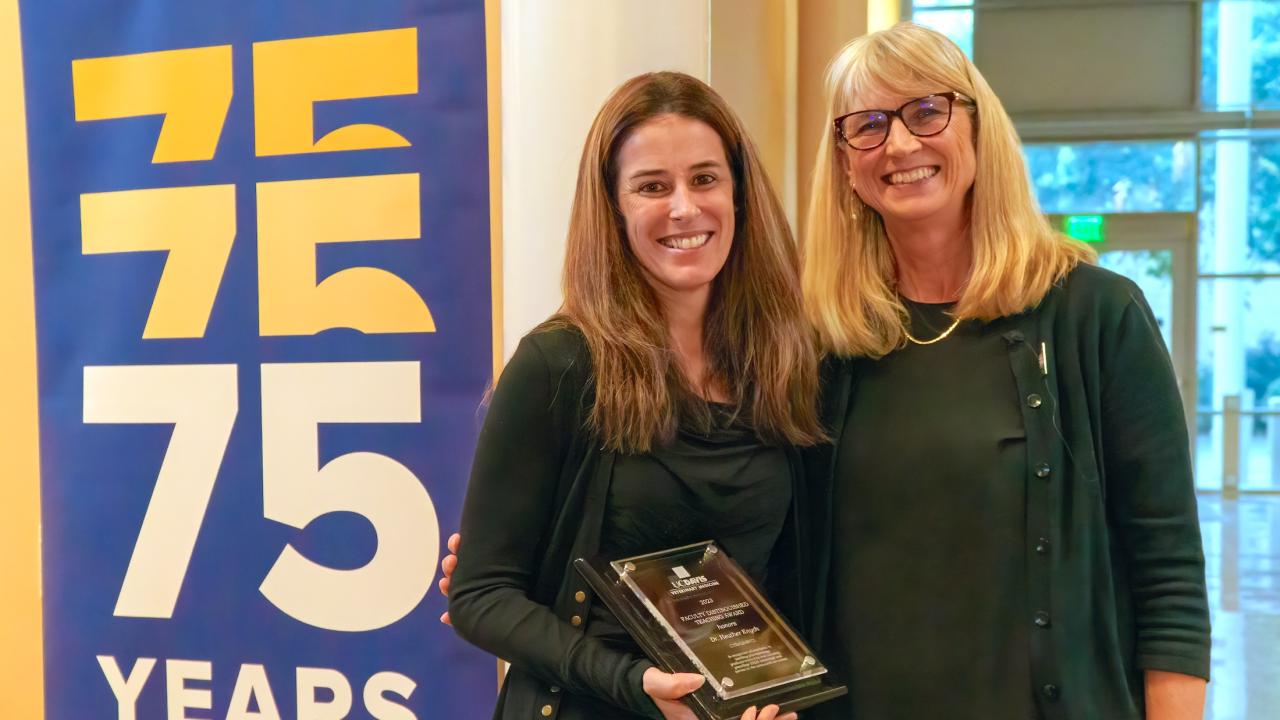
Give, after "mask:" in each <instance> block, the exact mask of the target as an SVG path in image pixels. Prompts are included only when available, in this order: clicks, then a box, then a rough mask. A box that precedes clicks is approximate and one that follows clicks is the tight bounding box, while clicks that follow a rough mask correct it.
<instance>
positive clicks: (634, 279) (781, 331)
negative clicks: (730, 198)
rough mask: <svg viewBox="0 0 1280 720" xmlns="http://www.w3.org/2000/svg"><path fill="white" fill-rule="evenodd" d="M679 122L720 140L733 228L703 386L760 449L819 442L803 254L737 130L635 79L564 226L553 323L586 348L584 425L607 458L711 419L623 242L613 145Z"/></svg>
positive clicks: (588, 149)
mask: <svg viewBox="0 0 1280 720" xmlns="http://www.w3.org/2000/svg"><path fill="white" fill-rule="evenodd" d="M665 114H676V115H681V116H684V117H687V118H691V119H694V120H698V121H701V122H703V123H706V124H707V125H708V126H710V127H711V128H712V129H713V130H715V131H716V134H717V135H719V136H720V140H721V141H722V142H723V144H724V151H725V155H726V158H727V160H728V163H729V168H730V171H731V173H732V175H733V195H734V206H735V227H736V232H735V235H734V238H733V245H732V248H731V250H730V253H729V257H728V259H727V260H726V262H725V265H724V268H723V269H722V270H721V271H720V273H719V275H718V276H717V277H716V279H715V281H714V284H713V287H712V292H711V300H710V303H709V306H708V309H707V317H706V320H705V323H706V325H705V331H704V346H705V347H704V349H705V353H706V357H707V366H708V373H709V376H710V379H711V380H713V381H715V382H717V383H719V384H720V385H721V386H722V387H724V388H726V389H727V390H728V392H729V395H730V399H731V402H732V403H733V404H734V406H735V407H736V409H737V411H738V412H740V413H742V414H743V416H744V417H746V418H748V419H749V421H750V422H751V424H752V427H753V428H754V430H755V432H756V434H757V435H758V436H759V437H760V438H761V439H762V440H764V441H766V442H778V443H781V442H786V443H794V444H812V443H814V442H817V441H819V440H820V439H822V431H821V426H820V425H819V422H818V416H817V388H818V377H817V350H816V347H815V345H814V342H813V338H812V332H811V330H810V329H809V327H808V323H807V321H806V320H805V317H804V309H803V302H802V300H801V295H800V282H799V280H800V277H799V276H800V258H799V251H798V249H797V247H796V244H795V242H794V240H793V238H792V236H791V231H790V229H789V227H788V225H787V221H786V216H785V215H784V213H783V211H782V206H781V204H780V203H779V202H778V199H777V197H776V196H775V195H774V193H773V189H772V187H771V186H770V184H769V180H768V178H767V177H766V175H765V170H764V166H763V165H762V164H761V162H760V159H759V156H758V154H757V152H756V148H755V146H754V144H753V143H752V142H751V139H750V138H749V137H748V136H747V133H746V130H745V129H744V127H743V125H742V122H741V121H740V120H739V119H738V118H737V116H735V115H734V114H733V111H732V110H730V109H729V107H728V105H727V104H726V103H725V102H724V100H723V99H721V98H720V96H719V95H717V94H716V92H715V91H714V90H712V89H711V88H710V87H709V86H707V85H706V84H705V83H703V82H701V81H699V80H697V79H695V78H693V77H690V76H688V75H685V74H682V73H674V72H660V73H650V74H645V75H640V76H638V77H635V78H632V79H631V80H628V81H627V82H625V83H623V84H622V85H621V86H620V87H618V89H616V90H615V91H614V92H613V94H612V95H611V96H610V97H609V99H608V100H606V101H605V103H604V106H603V107H602V108H601V109H600V112H599V114H598V115H596V119H595V121H594V123H592V126H591V130H590V132H589V133H588V134H587V139H586V143H585V145H584V147H583V150H582V160H581V163H580V164H579V166H578V184H577V189H576V191H575V194H574V199H573V210H572V212H571V215H570V220H569V235H568V247H567V252H566V255H565V264H564V280H563V290H564V298H565V299H564V305H563V306H562V307H561V309H560V313H559V314H558V315H557V316H556V317H553V318H552V319H551V320H550V321H548V324H549V325H553V326H554V325H565V324H569V325H572V326H574V327H576V328H577V329H578V330H579V331H581V333H582V335H583V336H584V337H585V339H586V343H587V346H588V348H589V350H590V352H591V362H592V370H593V375H594V377H593V380H594V400H593V403H592V407H591V410H590V414H589V416H588V423H589V425H590V429H591V430H592V431H594V432H595V433H596V434H597V435H598V436H599V437H600V439H601V441H602V442H603V443H604V445H605V446H606V447H607V448H609V449H612V450H616V451H624V452H646V451H648V450H649V449H650V447H651V446H652V443H653V442H654V441H655V440H664V439H670V438H672V437H673V436H674V435H675V433H676V430H677V427H678V426H679V425H680V424H681V423H685V424H686V427H692V428H694V429H700V430H704V431H705V430H708V429H709V428H710V426H711V412H710V407H709V406H708V404H707V402H706V400H705V399H703V397H702V395H701V393H700V392H698V391H697V390H696V389H695V388H693V387H692V386H690V384H689V382H688V381H687V380H686V379H685V377H684V373H683V372H682V371H681V370H680V367H679V363H678V362H677V361H676V357H675V353H674V351H673V349H672V344H671V338H670V337H669V335H668V330H667V323H666V320H665V318H664V316H663V313H662V310H661V308H660V306H659V304H658V302H657V298H656V295H655V294H654V292H653V290H652V288H651V287H650V285H649V283H648V282H647V281H646V280H645V277H644V276H643V274H642V271H641V269H640V266H639V264H638V261H637V260H636V258H635V256H634V254H633V253H632V251H631V249H630V246H629V245H628V243H627V241H626V230H625V228H624V226H623V222H622V213H621V211H620V209H619V206H618V199H617V198H618V196H617V176H618V167H617V155H618V149H619V147H620V146H621V145H622V143H623V142H624V141H625V140H626V138H627V137H628V136H629V134H630V133H631V132H633V131H634V130H635V129H636V128H638V127H639V126H641V125H642V124H644V123H645V122H647V121H648V120H650V119H652V118H654V117H657V116H659V115H665Z"/></svg>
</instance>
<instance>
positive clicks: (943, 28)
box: [911, 0, 973, 57]
mask: <svg viewBox="0 0 1280 720" xmlns="http://www.w3.org/2000/svg"><path fill="white" fill-rule="evenodd" d="M944 3H945V0H940V1H939V2H938V4H939V5H943V4H944ZM965 4H967V3H965ZM923 5H924V3H919V2H918V3H916V4H915V7H916V8H921V7H922V6H923ZM911 19H912V20H914V21H915V22H917V23H919V24H921V25H924V26H926V27H931V28H933V29H934V30H937V31H938V32H940V33H942V34H943V35H946V36H947V37H949V38H951V41H952V42H954V43H955V44H957V45H959V46H960V49H961V50H963V51H964V54H965V55H968V56H969V57H973V8H972V7H969V8H967V9H959V8H948V9H945V10H924V9H916V10H915V11H914V12H912V15H911Z"/></svg>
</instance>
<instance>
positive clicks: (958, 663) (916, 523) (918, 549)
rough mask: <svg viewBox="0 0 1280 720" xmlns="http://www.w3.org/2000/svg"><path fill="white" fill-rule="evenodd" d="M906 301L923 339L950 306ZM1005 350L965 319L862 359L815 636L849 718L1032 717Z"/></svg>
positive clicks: (1015, 440) (1017, 422) (1021, 435)
mask: <svg viewBox="0 0 1280 720" xmlns="http://www.w3.org/2000/svg"><path fill="white" fill-rule="evenodd" d="M907 307H908V310H909V311H910V313H911V316H912V323H911V333H912V335H913V336H915V337H917V338H919V339H921V340H929V339H932V338H935V337H938V336H939V334H940V333H942V332H943V331H944V330H945V329H946V328H947V327H949V326H950V325H951V322H952V318H951V317H950V316H949V315H948V314H947V311H948V310H950V308H951V306H950V305H925V304H919V303H912V302H908V303H907ZM1006 355H1007V352H1006V350H1005V343H1004V341H1003V340H1002V339H1001V338H1000V333H999V332H997V331H994V330H993V329H992V328H991V326H990V325H986V324H983V323H977V322H963V323H961V324H960V325H958V326H957V327H956V328H955V330H954V331H953V332H952V333H951V334H950V335H948V336H947V337H946V338H944V339H942V340H941V341H939V342H937V343H934V344H931V345H913V344H909V345H907V346H906V347H904V348H902V349H901V350H897V351H895V352H893V353H890V354H889V355H887V356H885V357H884V358H881V359H880V360H879V361H866V362H864V363H863V364H862V365H861V366H860V368H859V370H858V372H859V382H858V386H857V389H856V391H855V392H854V394H853V396H852V398H851V400H850V403H849V410H848V413H847V419H846V426H847V427H850V428H853V429H854V431H853V432H850V433H847V434H845V435H844V436H843V437H842V438H841V440H840V445H839V447H838V449H837V460H836V478H837V481H836V485H835V494H834V508H833V526H832V527H833V532H834V534H835V537H837V538H840V542H837V543H836V544H835V545H834V546H833V549H832V570H831V572H832V575H831V578H832V583H831V593H832V597H833V598H834V599H836V600H838V601H833V602H832V603H831V615H830V625H829V633H830V635H829V636H828V637H829V640H828V642H827V643H826V646H827V647H829V648H831V650H830V652H829V662H830V663H831V664H832V665H833V666H834V667H836V668H837V669H839V670H841V671H843V672H844V677H845V679H846V681H847V682H848V683H849V689H850V693H849V695H848V696H847V698H848V700H847V702H848V703H849V706H850V707H849V708H848V709H847V710H846V717H857V718H931V717H937V716H938V711H939V709H940V708H946V717H948V718H953V719H955V720H965V719H968V718H972V719H973V720H990V719H991V718H1018V719H1020V720H1023V719H1025V718H1029V717H1031V716H1032V715H1031V710H1032V708H1031V704H1032V700H1031V692H1032V691H1031V676H1030V670H1029V658H1028V656H1029V654H1030V647H1029V646H1028V638H1027V628H1028V623H1027V622H1026V619H1027V617H1028V616H1029V614H1028V612H1027V609H1026V606H1027V601H1026V593H1025V582H1026V581H1025V578H1024V575H1025V572H1024V567H1023V565H1024V562H1025V556H1026V553H1025V551H1024V544H1025V543H1024V538H1025V536H1026V489H1025V487H1024V486H1023V483H1024V480H1023V474H1024V468H1025V467H1026V464H1027V449H1026V433H1025V431H1024V430H1023V426H1022V417H1021V414H1020V412H1019V410H1018V391H1017V387H1016V385H1015V384H1014V378H1013V373H1012V372H1011V371H1010V369H1009V363H1008V362H1007V361H1006ZM942 679H945V681H940V680H942ZM842 701H845V700H844V699H840V700H836V701H835V702H836V703H839V702H842ZM848 712H852V715H851V716H850V715H848V714H847V713H848Z"/></svg>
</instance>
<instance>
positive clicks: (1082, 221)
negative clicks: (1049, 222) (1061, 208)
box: [1062, 215, 1106, 243]
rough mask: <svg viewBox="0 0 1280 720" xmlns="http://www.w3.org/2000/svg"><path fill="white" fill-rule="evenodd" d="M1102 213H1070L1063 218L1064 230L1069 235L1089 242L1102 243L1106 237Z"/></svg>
mask: <svg viewBox="0 0 1280 720" xmlns="http://www.w3.org/2000/svg"><path fill="white" fill-rule="evenodd" d="M1103 229H1104V222H1103V217H1102V216H1101V215H1068V216H1066V217H1065V218H1063V219H1062V231H1063V232H1065V233H1066V234H1067V236H1068V237H1073V238H1075V239H1076V240H1081V241H1084V242H1087V243H1100V242H1102V241H1103V240H1105V239H1106V234H1105V233H1104V232H1103Z"/></svg>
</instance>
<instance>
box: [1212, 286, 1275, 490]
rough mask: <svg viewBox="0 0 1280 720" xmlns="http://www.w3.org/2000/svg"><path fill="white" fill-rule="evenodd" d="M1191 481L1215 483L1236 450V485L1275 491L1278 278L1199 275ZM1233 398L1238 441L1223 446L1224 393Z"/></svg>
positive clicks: (1219, 485)
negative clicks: (1193, 477)
mask: <svg viewBox="0 0 1280 720" xmlns="http://www.w3.org/2000/svg"><path fill="white" fill-rule="evenodd" d="M1199 304H1200V307H1199V311H1198V313H1197V316H1198V318H1199V328H1198V333H1197V335H1198V342H1197V343H1196V347H1197V367H1198V370H1197V378H1198V383H1199V385H1198V388H1199V389H1198V392H1199V398H1198V399H1197V400H1198V401H1197V405H1198V407H1197V411H1198V415H1197V423H1196V426H1197V427H1196V430H1197V432H1196V470H1197V479H1196V484H1197V486H1199V487H1201V488H1205V489H1216V488H1220V487H1222V468H1223V464H1224V461H1225V459H1226V458H1225V457H1224V453H1226V452H1228V451H1230V452H1235V453H1238V455H1237V457H1238V458H1239V463H1238V467H1239V468H1240V480H1239V483H1240V489H1241V490H1276V489H1280V314H1278V313H1277V312H1276V309H1277V308H1280V278H1271V279H1240V278H1209V279H1202V280H1201V281H1200V292H1199ZM1225 397H1236V398H1239V407H1240V410H1241V416H1240V425H1239V432H1238V435H1239V438H1240V447H1239V448H1238V449H1237V448H1230V449H1228V448H1225V447H1224V439H1223V438H1224V437H1226V435H1227V434H1226V432H1225V423H1226V422H1227V419H1228V418H1227V416H1225V415H1224V414H1223V409H1224V405H1225V403H1224V398H1225Z"/></svg>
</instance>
